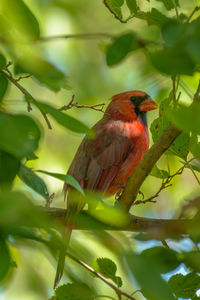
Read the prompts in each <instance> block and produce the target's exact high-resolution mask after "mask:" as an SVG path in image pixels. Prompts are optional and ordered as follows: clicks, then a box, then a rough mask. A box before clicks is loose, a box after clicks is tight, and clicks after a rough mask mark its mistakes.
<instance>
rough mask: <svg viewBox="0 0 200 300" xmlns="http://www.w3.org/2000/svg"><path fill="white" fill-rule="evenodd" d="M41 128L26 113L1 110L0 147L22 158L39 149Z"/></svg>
mask: <svg viewBox="0 0 200 300" xmlns="http://www.w3.org/2000/svg"><path fill="white" fill-rule="evenodd" d="M39 139H40V130H39V128H38V126H37V125H36V123H35V121H33V119H32V118H30V117H28V116H26V115H21V114H19V115H8V114H5V113H2V112H0V149H2V150H4V151H6V152H8V153H10V154H12V155H14V156H16V157H17V158H19V159H21V158H23V157H26V156H27V155H29V154H30V153H32V152H33V151H34V150H36V149H37V147H38V143H39Z"/></svg>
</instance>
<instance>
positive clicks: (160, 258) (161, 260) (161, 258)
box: [141, 247, 180, 273]
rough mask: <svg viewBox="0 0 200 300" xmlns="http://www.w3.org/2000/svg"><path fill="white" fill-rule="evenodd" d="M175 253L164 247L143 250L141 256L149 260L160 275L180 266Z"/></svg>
mask: <svg viewBox="0 0 200 300" xmlns="http://www.w3.org/2000/svg"><path fill="white" fill-rule="evenodd" d="M177 254H178V253H177V252H176V251H174V250H172V249H167V248H164V247H153V248H149V249H146V250H144V251H143V252H142V253H141V255H144V256H145V257H147V258H149V259H151V261H152V262H153V263H154V264H155V265H157V268H158V270H159V271H160V272H161V273H167V272H170V271H172V270H174V269H175V268H177V267H178V266H179V265H180V261H179V260H178V258H177Z"/></svg>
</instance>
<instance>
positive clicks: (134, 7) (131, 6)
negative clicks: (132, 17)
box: [126, 0, 139, 14]
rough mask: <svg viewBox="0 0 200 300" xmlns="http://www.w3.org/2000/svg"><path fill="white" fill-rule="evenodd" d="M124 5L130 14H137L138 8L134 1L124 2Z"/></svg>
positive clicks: (127, 0)
mask: <svg viewBox="0 0 200 300" xmlns="http://www.w3.org/2000/svg"><path fill="white" fill-rule="evenodd" d="M126 5H127V6H128V8H129V10H130V13H131V14H132V13H137V11H138V9H139V7H138V6H137V2H136V0H126Z"/></svg>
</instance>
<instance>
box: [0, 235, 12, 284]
mask: <svg viewBox="0 0 200 300" xmlns="http://www.w3.org/2000/svg"><path fill="white" fill-rule="evenodd" d="M0 265H1V267H0V281H2V280H3V279H4V277H5V276H6V275H7V273H8V271H9V268H10V266H11V260H10V253H9V249H8V246H7V244H6V241H5V240H4V239H3V238H2V237H0Z"/></svg>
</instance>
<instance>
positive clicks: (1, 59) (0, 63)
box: [0, 53, 6, 70]
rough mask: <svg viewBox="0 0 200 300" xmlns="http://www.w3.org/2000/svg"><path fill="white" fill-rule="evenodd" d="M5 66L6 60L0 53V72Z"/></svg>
mask: <svg viewBox="0 0 200 300" xmlns="http://www.w3.org/2000/svg"><path fill="white" fill-rule="evenodd" d="M5 66H6V59H5V57H4V56H3V55H2V54H1V53H0V70H1V69H3V68H4V67H5Z"/></svg>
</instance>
